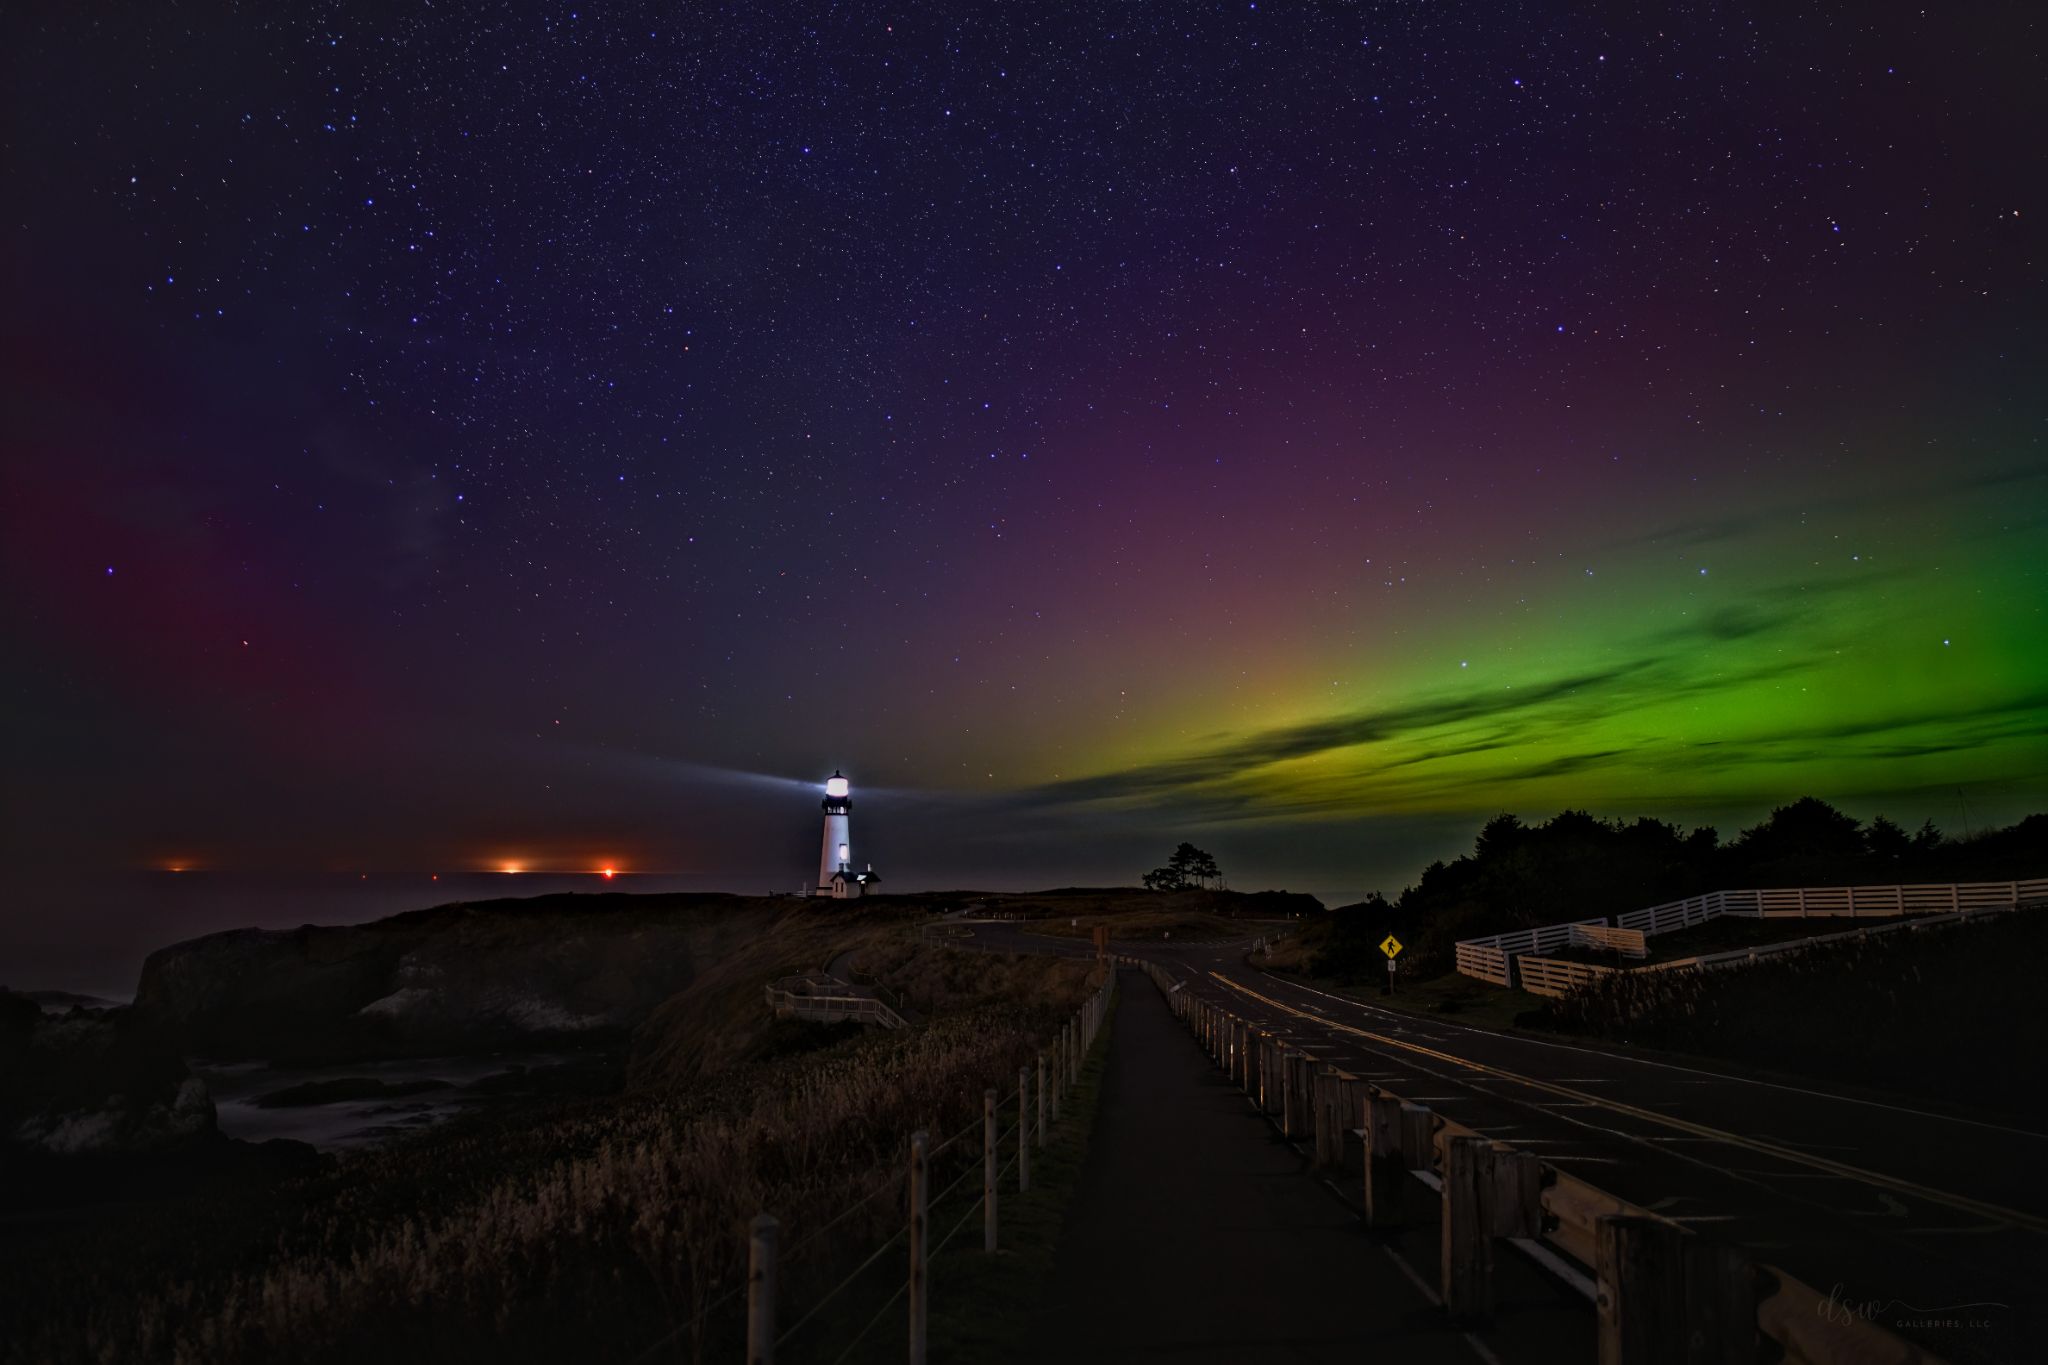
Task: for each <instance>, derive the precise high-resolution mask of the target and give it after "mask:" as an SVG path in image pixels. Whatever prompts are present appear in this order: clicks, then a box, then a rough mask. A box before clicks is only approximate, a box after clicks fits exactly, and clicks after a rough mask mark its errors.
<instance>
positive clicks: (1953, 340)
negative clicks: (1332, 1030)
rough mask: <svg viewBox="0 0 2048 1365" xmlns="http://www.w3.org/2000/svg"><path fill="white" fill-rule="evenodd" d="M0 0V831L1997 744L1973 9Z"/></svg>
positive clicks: (1302, 781) (656, 824)
mask: <svg viewBox="0 0 2048 1365" xmlns="http://www.w3.org/2000/svg"><path fill="white" fill-rule="evenodd" d="M5 23H6V27H7V35H8V41H7V43H6V51H7V52H8V53H9V56H8V57H7V58H6V61H7V64H8V68H9V70H8V88H9V90H10V110H9V113H10V117H9V119H8V121H7V131H6V133H5V141H4V148H0V152H4V173H5V177H6V183H7V185H8V186H9V188H10V193H9V194H8V195H7V199H8V201H9V208H8V210H7V212H6V214H5V215H4V226H5V229H6V232H7V241H8V252H7V260H8V289H9V298H10V300H11V303H10V306H9V307H8V309H7V310H6V313H7V317H6V320H5V324H4V325H5V329H6V330H5V343H4V344H5V348H6V350H5V354H6V362H7V363H6V371H7V376H8V379H7V386H8V392H7V396H6V403H5V407H6V409H7V412H8V416H7V418H6V422H5V431H6V451H5V461H6V474H5V478H6V487H5V495H6V496H5V503H6V509H5V518H6V520H5V523H4V531H5V540H6V546H5V549H4V550H0V565H4V568H5V573H6V577H7V583H8V588H9V591H8V592H7V594H6V596H7V598H8V602H7V605H6V606H5V608H4V610H0V630H4V632H5V634H4V637H0V642H4V645H5V649H4V653H5V654H6V655H7V657H8V659H9V660H10V662H8V663H7V664H6V665H5V666H4V667H5V674H4V676H5V678H6V680H7V684H8V691H9V709H10V711H11V712H12V713H13V720H12V722H11V732H12V733H11V743H10V749H11V751H12V753H13V760H12V761H11V763H10V768H11V769H12V770H13V774H14V775H13V776H12V777H11V778H10V780H9V787H10V795H9V817H10V818H9V819H8V822H7V823H8V826H9V835H8V841H9V848H8V853H9V857H10V860H24V859H25V860H31V861H33V860H34V859H37V858H53V859H63V860H76V859H83V860H86V861H89V862H92V863H96V864H107V865H114V864H118V865H122V866H131V865H134V866H146V865H157V864H160V863H162V862H163V861H164V860H165V859H167V858H169V857H172V856H173V855H176V856H180V857H190V858H195V859H199V860H202V861H206V862H208V863H211V864H215V865H220V866H242V865H250V864H264V865H271V866H279V867H298V866H310V865H315V864H318V865H321V866H327V865H329V864H333V865H346V866H349V867H355V866H365V867H371V868H376V869H391V870H394V871H396V870H405V871H408V872H424V871H425V870H426V869H428V868H431V867H453V866H483V865H489V864H491V863H492V862H494V861H495V860H498V859H501V858H505V857H510V856H519V857H535V858H541V859H543V860H545V859H546V858H548V857H550V856H555V857H559V858H560V859H563V860H575V859H584V858H587V857H604V858H611V857H616V858H618V859H619V860H620V861H621V865H622V866H627V867H639V868H660V869H669V870H689V871H692V872H701V873H704V874H706V875H711V874H731V875H734V876H740V875H744V876H747V877H767V876H775V877H780V876H781V875H782V872H783V870H784V864H785V863H787V864H789V865H790V866H791V867H800V866H801V864H802V862H803V856H802V853H803V848H804V847H805V846H806V841H807V840H810V839H811V838H812V837H813V835H812V833H811V831H810V823H809V822H810V814H809V811H808V808H807V807H806V806H805V805H804V803H803V802H802V801H800V800H792V799H791V798H790V797H789V796H788V794H787V793H786V792H783V791H781V790H780V789H776V788H765V787H764V788H760V789H759V790H756V789H755V788H752V787H747V786H746V785H745V784H744V783H739V784H738V785H735V781H736V780H735V779H733V778H732V777H731V776H730V775H731V774H738V773H745V774H760V775H768V776H772V777H775V778H795V779H806V780H808V779H810V778H813V777H814V776H816V775H817V774H822V773H824V772H827V771H830V770H831V769H832V768H833V767H835V766H842V767H844V768H845V769H846V770H847V772H848V773H849V774H850V775H853V776H854V777H855V779H856V782H857V784H859V785H861V787H862V789H863V790H875V789H878V788H879V789H881V790H883V791H895V792H898V793H901V794H902V798H901V800H900V801H899V803H898V806H897V809H898V810H899V812H901V811H904V810H908V809H912V808H916V809H920V810H928V811H931V810H936V811H939V812H941V813H940V814H929V813H928V814H927V815H925V816H921V817H919V818H918V819H911V818H909V817H907V816H902V815H899V816H898V822H897V824H896V825H895V826H893V827H892V826H890V825H889V823H888V821H889V818H890V817H889V816H888V815H887V814H886V810H887V807H888V802H887V800H886V799H878V800H877V802H876V803H875V806H874V809H875V810H876V812H877V813H876V816H875V819H876V820H878V821H880V822H881V824H880V825H879V826H873V827H872V828H876V829H877V830H878V833H877V837H878V838H880V839H882V840H883V842H885V843H892V844H893V849H892V852H893V855H894V856H893V857H892V859H891V861H890V866H891V871H892V882H891V884H892V886H900V887H901V888H903V889H909V888H911V887H913V886H918V885H924V884H928V883H931V882H937V881H944V880H947V879H949V878H961V879H966V878H972V877H975V876H977V875H979V876H982V877H983V878H984V879H985V880H989V881H994V880H1000V879H1002V878H1005V877H1011V876H1012V875H1013V874H1014V876H1017V877H1022V878H1024V880H1026V881H1030V882H1031V883H1032V884H1039V883H1044V882H1047V881H1048V880H1050V881H1061V880H1083V879H1086V878H1089V877H1098V878H1099V877H1112V876H1119V875H1120V874H1119V873H1118V869H1119V868H1121V867H1122V865H1123V863H1124V862H1125V861H1128V860H1129V859H1131V858H1134V857H1135V858H1138V859H1139V861H1136V862H1132V863H1131V871H1132V872H1133V873H1134V872H1135V871H1136V870H1141V869H1142V867H1143V866H1148V865H1150V864H1149V863H1145V862H1144V861H1143V858H1144V857H1147V856H1150V855H1149V854H1139V853H1137V852H1135V850H1137V849H1139V848H1149V847H1150V842H1151V841H1154V840H1156V839H1157V838H1158V837H1160V836H1161V835H1162V834H1163V833H1165V832H1169V831H1180V832H1183V833H1184V832H1186V831H1187V830H1188V829H1191V828H1195V827H1197V826H1201V825H1205V824H1206V825H1213V826H1216V827H1217V830H1216V831H1215V832H1212V833H1211V835H1210V839H1209V842H1210V843H1211V844H1213V845H1216V846H1218V851H1219V853H1226V854H1228V853H1235V854H1236V862H1237V865H1238V866H1239V868H1240V869H1241V870H1242V872H1243V873H1244V874H1246V875H1252V876H1253V880H1258V879H1261V878H1265V877H1271V878H1274V879H1277V880H1284V881H1291V883H1292V884H1294V885H1297V886H1301V885H1312V886H1329V887H1343V888H1347V889H1349V888H1352V887H1353V886H1354V884H1356V885H1357V886H1358V887H1359V888H1361V889H1362V887H1363V886H1365V885H1369V884H1371V881H1370V879H1369V878H1368V877H1367V871H1368V870H1372V871H1373V873H1374V875H1378V872H1379V871H1381V870H1384V871H1385V873H1386V876H1385V880H1388V881H1390V882H1391V881H1395V880H1397V879H1398V876H1399V875H1400V874H1399V869H1402V868H1408V867H1411V866H1414V867H1419V866H1420V864H1421V863H1422V862H1424V861H1426V860H1427V859H1426V857H1424V856H1422V855H1423V854H1424V853H1425V852H1429V853H1430V856H1434V854H1433V852H1432V851H1430V850H1427V849H1425V848H1424V847H1423V845H1422V844H1420V843H1416V842H1415V841H1414V840H1412V839H1409V838H1408V835H1407V834H1405V833H1404V834H1401V835H1400V837H1399V838H1397V837H1396V835H1395V833H1394V831H1397V830H1399V831H1405V830H1409V829H1410V828H1411V826H1409V825H1405V824H1402V823H1401V822H1403V821H1412V820H1415V819H1418V818H1421V817H1425V816H1427V817H1430V818H1437V817H1441V818H1443V819H1444V820H1445V821H1446V822H1447V823H1446V825H1445V828H1450V827H1452V826H1453V825H1455V826H1456V827H1457V828H1458V829H1460V830H1463V829H1465V827H1466V824H1467V823H1468V821H1467V817H1468V816H1470V815H1474V814H1477V815H1481V816H1483V815H1485V814H1490V813H1492V812H1494V811H1496V810H1499V809H1517V810H1522V811H1524V812H1525V813H1530V814H1535V815H1541V814H1544V813H1547V812H1548V811H1550V810H1551V809H1553V808H1557V807H1560V806H1563V805H1567V804H1569V805H1573V806H1586V807H1589V808H1592V809H1595V810H1596V811H1598V812H1601V813H1630V814H1633V813H1635V812H1637V811H1640V810H1658V811H1667V812H1674V813H1679V814H1683V815H1687V816H1688V817H1700V818H1705V817H1708V816H1713V815H1715V814H1716V813H1718V812H1729V811H1744V812H1750V813H1754V812H1756V811H1758V810H1760V809H1764V808H1768V807H1769V806H1770V805H1771V804H1774V803H1776V802H1780V801H1782V800H1785V799H1789V798H1791V797H1793V796H1796V795H1799V794H1801V793H1803V792H1807V791H1812V792H1814V793H1816V794H1819V795H1823V796H1827V797H1829V798H1831V799H1835V800H1838V801H1841V802H1843V803H1844V804H1846V805H1848V806H1851V807H1853V808H1856V809H1858V810H1859V813H1866V814H1867V813H1868V811H1866V810H1864V809H1863V807H1866V806H1869V807H1872V808H1873V809H1874V808H1875V806H1883V807H1884V808H1885V809H1887V810H1888V811H1890V813H1892V814H1893V815H1894V816H1896V817H1898V818H1900V819H1905V820H1909V821H1917V820H1918V819H1920V818H1923V817H1924V816H1927V815H1930V814H1931V815H1940V814H1941V813H1942V812H1943V810H1944V809H1945V807H1941V806H1939V804H1938V803H1939V802H1940V801H1944V800H1950V799H1951V798H1950V797H1948V796H1943V795H1939V794H1941V793H1952V792H1954V791H1955V790H1956V789H1958V788H1967V789H1968V790H1969V791H1970V792H1971V793H1972V799H1973V800H1975V801H1976V802H1977V803H1978V805H1979V806H1981V807H1984V808H1986V809H1990V810H2006V809H2010V810H2011V811H2012V812H2013V813H2019V812H2020V811H2022V810H2023V809H2031V808H2035V807H2036V806H2038V803H2039V801H2040V799H2041V798H2042V796H2043V795H2044V788H2043V785H2042V780H2041V774H2042V773H2043V772H2048V741H2044V740H2043V738H2042V736H2043V734H2044V732H2048V693H2044V691H2043V675H2044V666H2048V645H2044V640H2048V630H2044V625H2048V623H2044V621H2043V615H2042V604H2043V603H2044V602H2048V591H2044V583H2043V573H2044V569H2048V554H2044V552H2043V549H2042V546H2043V545H2044V544H2048V537H2044V534H2043V531H2044V520H2048V517H2044V513H2048V480H2044V473H2048V460H2044V457H2043V448H2042V435H2043V433H2042V420H2043V416H2044V407H2043V401H2042V394H2043V388H2042V384H2041V376H2042V374H2043V373H2044V372H2048V367H2044V363H2043V362H2044V359H2048V355H2044V349H2048V348H2044V345H2043V342H2044V331H2043V326H2042V318H2043V316H2044V307H2043V305H2044V302H2048V294H2044V290H2043V279H2042V273H2043V272H2042V245H2041V241H2040V237H2039V231H2038V227H2037V224H2039V223H2040V222H2041V221H2042V220H2043V212H2044V206H2043V205H2042V203H2041V193H2040V188H2039V186H2040V177H2039V176H2038V174H2035V173H2034V170H2035V169H2036V167H2035V164H2034V163H2035V162H2036V161H2037V160H2038V158H2037V157H2036V156H2035V155H2033V154H2032V153H2031V151H2030V149H2031V148H2033V147H2035V146H2037V145H2039V143H2040V141H2041V134H2042V133H2043V131H2044V123H2048V121H2044V118H2043V109H2042V96H2041V91H2042V90H2043V89H2044V88H2048V85H2044V82H2043V80H2042V76H2043V72H2042V70H2041V65H2040V61H2041V59H2040V32H2039V25H2038V23H2037V22H2036V21H2035V20H2034V19H2032V18H2031V17H2030V16H2028V15H2027V13H2026V12H2025V11H2024V10H2021V9H2012V10H2007V11H1997V12H1990V11H1986V12H1977V13H1972V14H1969V15H1954V14H1950V13H1948V12H1946V11H1942V10H1939V9H1933V10H1915V9H1911V8H1907V7H1894V6H1879V7H1859V8H1856V9H1854V10H1853V11H1830V10H1826V9H1816V10H1813V11H1810V12H1808V11H1804V10H1798V9H1787V8H1785V7H1773V8H1768V9H1765V10H1757V11H1753V12H1744V11H1741V10H1735V9H1726V10H1721V9H1709V10H1673V11H1671V12H1668V13H1661V14H1660V13H1641V12H1637V11H1635V10H1632V9H1629V8H1627V7H1620V6H1592V7H1587V6H1562V5H1557V6H1547V5H1524V6H1515V7H1501V6H1496V5H1477V4H1474V5H1459V4H1445V5H1431V6H1426V7H1425V6H1409V5H1326V6H1313V7H1311V6H1302V5H1292V4H1278V3H1267V4H1264V5H1251V4H1245V3H1234V4H1215V5H1191V6H1180V5H1174V6H1165V5H1146V6H1071V5H1063V4H1044V5H1012V6H996V5H948V6H911V7H905V8H899V9H893V10H892V9H886V8H884V9H869V8H862V7H858V6H856V7H851V8H848V7H825V6H815V7H800V6H782V5H775V6H732V7H725V8H719V9H705V10H698V9H684V10H674V9H667V8H663V9H658V10H653V11H644V10H634V11H622V10H620V9H616V8H612V7H604V6H597V5H573V6H571V5H547V6H526V5H517V6H506V7H496V8H491V9H489V10H487V11H485V12H480V13H453V12H450V13H444V12H442V11H441V10H439V9H436V8H416V7H410V6H408V7H396V6H386V5H358V6H340V7H337V6H322V7H314V8H310V9H304V8H293V7H284V8H278V7H260V6H259V7H254V8H239V9H238V8H234V7H229V6H224V5H200V6H196V7H187V8H182V9H176V10H169V9H146V10H137V11H134V12H129V13H123V14H119V15H115V14H112V13H106V12H101V11H97V10H96V9H95V8H94V7H89V6H88V7H72V8H71V9H66V10H59V11H57V12H53V13H42V14H22V13H13V14H11V15H10V16H9V17H8V18H7V19H6V20H5ZM1873 803H1874V805H1873ZM785 806H787V807H788V810H787V816H788V818H787V820H786V821H785V820H784V808H785ZM1923 807H1924V808H1925V809H1923ZM947 811H950V812H951V814H950V815H948V814H944V813H943V812H947ZM963 812H964V813H965V814H963ZM997 812H1000V813H1002V814H1001V819H1000V821H998V819H997V815H996V813H997ZM1375 822H1378V823H1375ZM997 823H1000V824H1001V827H1002V829H1003V830H1004V831H1006V832H1005V833H1004V834H1003V835H1002V836H1001V837H1000V838H996V837H993V836H991V835H990V834H989V831H990V830H991V829H992V828H994V827H995V826H996V824H997ZM785 826H786V827H785ZM864 828H871V827H869V826H864ZM1376 831H1377V832H1376ZM1034 839H1035V840H1037V842H1035V843H1034V842H1032V841H1033V840H1034ZM978 841H979V842H978ZM1062 848H1064V849H1067V850H1068V852H1067V853H1066V854H1064V855H1063V854H1061V853H1060V852H1059V850H1060V849H1062ZM1368 849H1369V850H1371V851H1370V852H1365V851H1361V850H1368ZM878 856H879V855H878ZM1154 861H1156V858H1155V859H1154ZM1225 861H1226V862H1229V861H1231V859H1230V858H1229V857H1226V858H1225ZM790 875H791V876H792V877H793V876H795V875H796V874H795V873H791V874H790ZM1126 879H1127V878H1126Z"/></svg>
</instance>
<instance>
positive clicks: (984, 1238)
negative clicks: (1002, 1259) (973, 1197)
mask: <svg viewBox="0 0 2048 1365" xmlns="http://www.w3.org/2000/svg"><path fill="white" fill-rule="evenodd" d="M981 1249H982V1250H983V1251H994V1250H995V1249H996V1092H995V1090H994V1089H993V1088H990V1089H988V1090H984V1091H982V1092H981Z"/></svg>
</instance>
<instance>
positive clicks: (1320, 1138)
mask: <svg viewBox="0 0 2048 1365" xmlns="http://www.w3.org/2000/svg"><path fill="white" fill-rule="evenodd" d="M1309 1087H1310V1091H1311V1093H1312V1094H1313V1095H1314V1096H1315V1132H1316V1169H1317V1170H1319V1171H1327V1170H1328V1169H1330V1167H1332V1166H1334V1165H1336V1164H1337V1163H1336V1161H1335V1159H1334V1158H1332V1157H1331V1155H1330V1147H1331V1144H1332V1142H1333V1141H1334V1139H1335V1138H1336V1135H1337V1105H1336V1102H1335V1100H1334V1099H1333V1098H1332V1092H1333V1091H1334V1090H1336V1088H1337V1078H1336V1077H1335V1076H1332V1075H1330V1074H1329V1071H1328V1069H1327V1063H1326V1064H1324V1065H1319V1066H1317V1067H1315V1068H1314V1072H1313V1075H1312V1076H1311V1077H1310V1080H1309Z"/></svg>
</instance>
